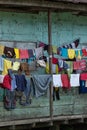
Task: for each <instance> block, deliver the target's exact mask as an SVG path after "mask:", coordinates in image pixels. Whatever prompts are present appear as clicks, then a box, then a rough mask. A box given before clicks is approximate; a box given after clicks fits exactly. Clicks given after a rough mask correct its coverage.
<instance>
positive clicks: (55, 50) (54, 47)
mask: <svg viewBox="0 0 87 130" xmlns="http://www.w3.org/2000/svg"><path fill="white" fill-rule="evenodd" d="M52 51H53V53H54V54H57V47H56V46H52Z"/></svg>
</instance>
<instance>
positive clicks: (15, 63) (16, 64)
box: [12, 61, 20, 71]
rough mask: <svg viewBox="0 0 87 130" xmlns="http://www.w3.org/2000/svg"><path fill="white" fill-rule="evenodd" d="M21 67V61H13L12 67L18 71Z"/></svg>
mask: <svg viewBox="0 0 87 130" xmlns="http://www.w3.org/2000/svg"><path fill="white" fill-rule="evenodd" d="M19 68H20V62H17V61H15V62H13V65H12V69H13V70H14V71H17V70H18V69H19Z"/></svg>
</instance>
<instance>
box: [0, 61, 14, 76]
mask: <svg viewBox="0 0 87 130" xmlns="http://www.w3.org/2000/svg"><path fill="white" fill-rule="evenodd" d="M8 69H12V62H11V61H9V60H6V59H4V69H3V72H2V74H3V75H6V74H8Z"/></svg>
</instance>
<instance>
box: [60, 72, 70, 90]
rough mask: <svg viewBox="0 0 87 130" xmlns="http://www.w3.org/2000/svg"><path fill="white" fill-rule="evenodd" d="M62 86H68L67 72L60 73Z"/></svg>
mask: <svg viewBox="0 0 87 130" xmlns="http://www.w3.org/2000/svg"><path fill="white" fill-rule="evenodd" d="M61 80H62V84H63V88H70V80H69V77H68V75H67V74H61Z"/></svg>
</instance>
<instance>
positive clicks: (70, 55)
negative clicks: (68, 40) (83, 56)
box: [68, 49, 75, 59]
mask: <svg viewBox="0 0 87 130" xmlns="http://www.w3.org/2000/svg"><path fill="white" fill-rule="evenodd" d="M68 57H69V59H74V58H75V50H74V49H68Z"/></svg>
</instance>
